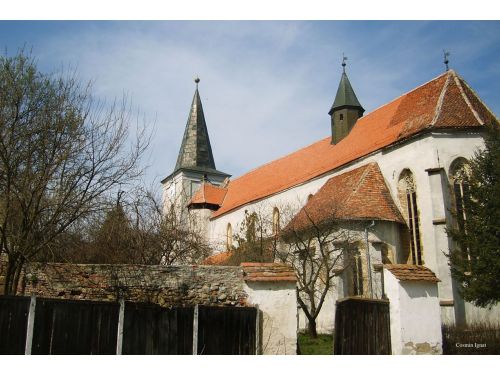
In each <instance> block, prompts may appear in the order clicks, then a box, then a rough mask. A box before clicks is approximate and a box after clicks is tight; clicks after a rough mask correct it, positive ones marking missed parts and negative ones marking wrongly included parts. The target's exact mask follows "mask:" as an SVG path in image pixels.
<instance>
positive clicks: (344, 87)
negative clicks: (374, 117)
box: [328, 54, 365, 116]
mask: <svg viewBox="0 0 500 375" xmlns="http://www.w3.org/2000/svg"><path fill="white" fill-rule="evenodd" d="M346 60H347V57H346V56H344V54H342V77H341V78H340V83H339V87H338V89H337V95H336V96H335V100H334V101H333V104H332V107H331V108H330V111H329V112H328V114H329V115H330V116H331V114H332V113H333V111H334V110H336V109H340V108H342V107H351V108H354V107H356V108H357V109H359V110H360V111H361V113H363V112H364V111H365V110H364V109H363V107H362V106H361V104H360V103H359V100H358V98H357V97H356V94H355V93H354V90H353V88H352V86H351V82H349V78H347V74H346V72H345V67H346Z"/></svg>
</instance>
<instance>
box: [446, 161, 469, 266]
mask: <svg viewBox="0 0 500 375" xmlns="http://www.w3.org/2000/svg"><path fill="white" fill-rule="evenodd" d="M469 175H470V166H469V163H468V162H467V160H466V159H464V158H459V159H457V160H455V161H454V162H453V163H452V164H451V167H450V173H449V176H450V184H451V188H452V195H453V203H454V210H455V213H456V219H457V223H456V224H457V225H458V229H459V230H460V231H462V232H464V233H465V232H466V231H467V207H468V205H469V201H470V187H469V183H468V178H467V177H468V176H469ZM462 251H463V252H464V253H467V257H468V258H470V255H469V251H468V249H467V248H462Z"/></svg>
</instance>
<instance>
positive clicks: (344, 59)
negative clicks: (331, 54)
mask: <svg viewBox="0 0 500 375" xmlns="http://www.w3.org/2000/svg"><path fill="white" fill-rule="evenodd" d="M346 61H347V56H344V52H342V69H344V73H345V66H346V63H345V62H346Z"/></svg>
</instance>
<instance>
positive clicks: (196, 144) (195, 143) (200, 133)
mask: <svg viewBox="0 0 500 375" xmlns="http://www.w3.org/2000/svg"><path fill="white" fill-rule="evenodd" d="M195 82H196V91H195V92H194V97H193V102H192V103H191V110H190V112H189V118H188V121H187V124H186V130H185V131H184V136H183V138H182V144H181V148H180V150H179V156H178V157H177V163H176V165H175V169H174V173H175V172H177V171H178V170H179V169H189V170H195V171H199V172H209V173H214V174H219V175H226V173H223V172H219V171H217V170H216V168H215V161H214V156H213V154H212V147H211V146H210V138H209V137H208V130H207V124H206V122H205V115H204V114H203V106H202V105H201V99H200V94H199V92H198V82H200V79H199V78H196V79H195Z"/></svg>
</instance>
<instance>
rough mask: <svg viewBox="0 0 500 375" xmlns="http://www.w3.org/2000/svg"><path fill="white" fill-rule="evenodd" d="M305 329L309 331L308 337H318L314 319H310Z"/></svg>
mask: <svg viewBox="0 0 500 375" xmlns="http://www.w3.org/2000/svg"><path fill="white" fill-rule="evenodd" d="M307 330H308V333H309V337H310V338H312V339H317V338H318V332H317V331H316V320H315V319H314V320H310V319H309V323H308V324H307Z"/></svg>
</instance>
